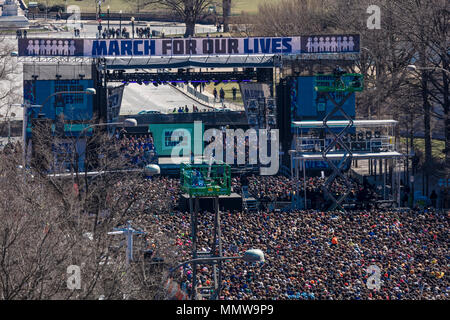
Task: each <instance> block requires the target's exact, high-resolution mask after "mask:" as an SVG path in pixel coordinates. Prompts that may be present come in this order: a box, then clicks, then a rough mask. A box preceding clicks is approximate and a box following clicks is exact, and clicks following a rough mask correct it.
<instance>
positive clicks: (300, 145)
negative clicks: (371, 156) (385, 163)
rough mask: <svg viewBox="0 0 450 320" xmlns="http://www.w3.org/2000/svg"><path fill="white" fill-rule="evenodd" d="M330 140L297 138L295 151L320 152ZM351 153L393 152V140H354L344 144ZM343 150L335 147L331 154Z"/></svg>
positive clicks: (383, 137)
mask: <svg viewBox="0 0 450 320" xmlns="http://www.w3.org/2000/svg"><path fill="white" fill-rule="evenodd" d="M331 142H332V139H319V138H313V137H298V138H297V140H296V150H297V151H299V152H322V151H323V150H324V148H325V147H326V146H328V145H329V144H330V143H331ZM344 143H346V145H347V146H348V147H349V148H350V150H352V151H363V152H371V153H379V152H390V151H395V143H394V138H393V137H389V136H381V137H379V138H372V139H364V140H355V141H347V142H344ZM340 150H344V148H342V147H341V146H340V145H336V146H335V148H333V150H332V152H336V151H340Z"/></svg>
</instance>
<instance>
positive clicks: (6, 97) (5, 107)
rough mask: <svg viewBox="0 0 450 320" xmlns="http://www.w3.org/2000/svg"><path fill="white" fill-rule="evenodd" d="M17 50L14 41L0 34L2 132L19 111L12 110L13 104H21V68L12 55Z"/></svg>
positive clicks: (0, 127) (0, 114)
mask: <svg viewBox="0 0 450 320" xmlns="http://www.w3.org/2000/svg"><path fill="white" fill-rule="evenodd" d="M15 50H17V44H16V43H15V42H14V40H12V39H10V38H7V37H5V36H2V35H1V34H0V117H1V119H0V120H1V121H2V123H1V124H0V131H2V130H1V129H2V127H3V126H6V123H7V121H8V120H7V119H8V118H9V117H11V116H12V113H17V110H14V109H13V108H11V105H12V104H18V103H20V99H21V95H20V93H21V92H20V87H21V86H20V85H21V83H20V78H21V67H20V65H19V64H18V63H17V59H16V58H13V57H11V53H12V52H13V51H15Z"/></svg>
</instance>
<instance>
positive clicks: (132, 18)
mask: <svg viewBox="0 0 450 320" xmlns="http://www.w3.org/2000/svg"><path fill="white" fill-rule="evenodd" d="M131 30H132V32H133V39H134V17H131Z"/></svg>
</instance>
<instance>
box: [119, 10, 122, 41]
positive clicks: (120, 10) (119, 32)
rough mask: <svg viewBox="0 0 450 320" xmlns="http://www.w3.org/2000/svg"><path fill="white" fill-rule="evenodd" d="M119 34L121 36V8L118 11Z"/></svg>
mask: <svg viewBox="0 0 450 320" xmlns="http://www.w3.org/2000/svg"><path fill="white" fill-rule="evenodd" d="M119 34H120V38H122V10H120V11H119Z"/></svg>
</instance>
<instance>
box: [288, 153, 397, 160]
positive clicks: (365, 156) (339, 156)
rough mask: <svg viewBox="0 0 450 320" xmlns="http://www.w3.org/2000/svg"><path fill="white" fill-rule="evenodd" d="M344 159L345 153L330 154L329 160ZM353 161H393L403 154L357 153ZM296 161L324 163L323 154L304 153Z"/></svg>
mask: <svg viewBox="0 0 450 320" xmlns="http://www.w3.org/2000/svg"><path fill="white" fill-rule="evenodd" d="M343 157H344V153H329V154H327V158H328V159H329V160H341V159H342V158H343ZM352 157H353V159H392V158H400V157H403V154H401V153H399V152H396V151H393V152H377V153H375V152H373V153H371V152H355V153H353V155H352ZM294 159H296V160H304V161H312V160H317V161H323V160H324V159H323V157H322V154H321V153H303V154H295V156H294Z"/></svg>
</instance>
